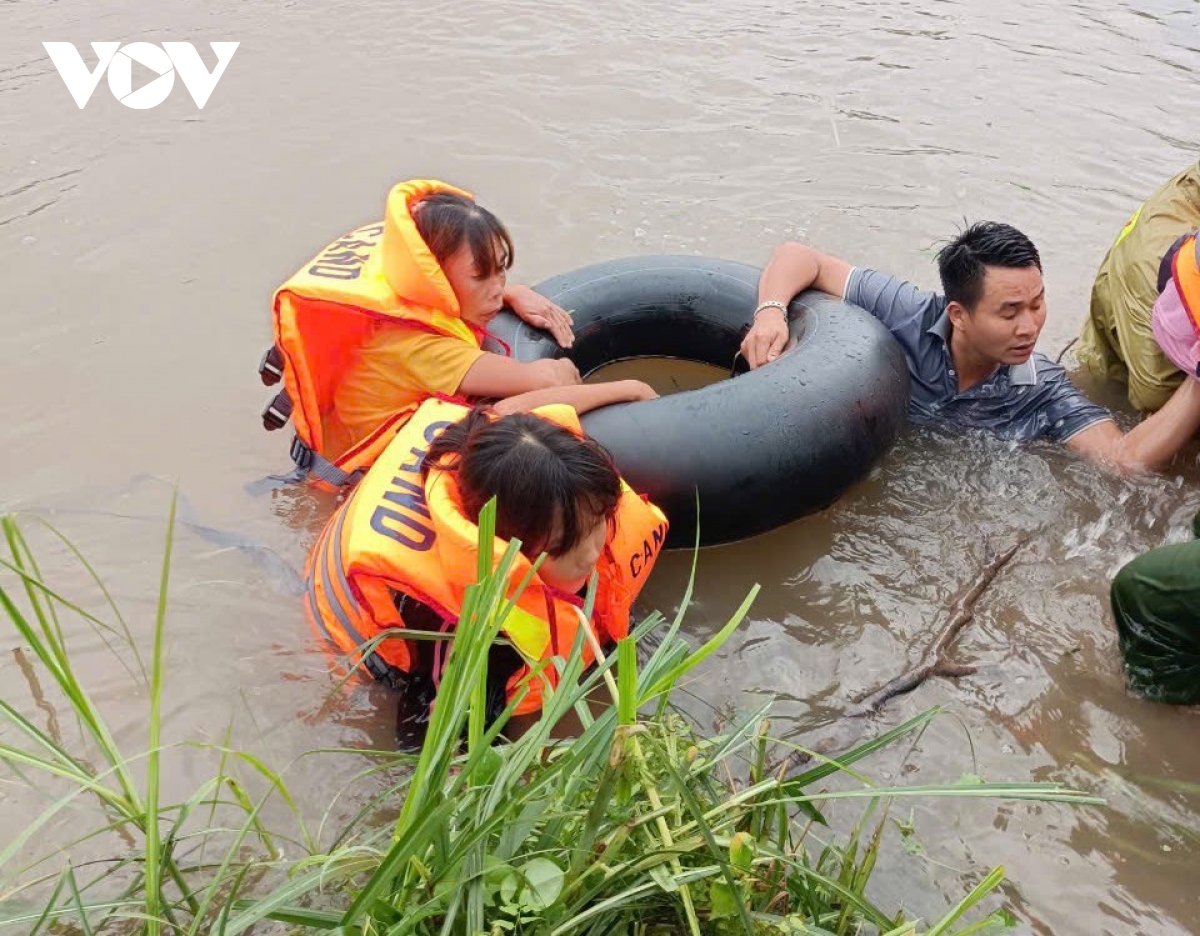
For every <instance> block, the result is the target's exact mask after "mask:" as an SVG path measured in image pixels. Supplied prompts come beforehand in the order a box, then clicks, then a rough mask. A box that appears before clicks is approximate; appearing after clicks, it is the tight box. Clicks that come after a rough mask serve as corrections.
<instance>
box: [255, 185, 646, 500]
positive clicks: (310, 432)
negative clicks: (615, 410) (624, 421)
mask: <svg viewBox="0 0 1200 936" xmlns="http://www.w3.org/2000/svg"><path fill="white" fill-rule="evenodd" d="M512 262H513V246H512V239H511V238H510V236H509V234H508V231H507V230H505V228H504V225H503V224H501V223H500V221H499V220H498V219H497V218H496V217H495V215H493V214H492V213H491V212H489V211H487V210H486V209H485V208H482V207H480V206H479V205H477V204H476V203H475V200H474V198H473V197H472V196H471V194H470V193H469V192H466V191H464V190H462V189H458V188H454V187H453V186H450V185H447V184H445V183H443V182H438V181H433V180H413V181H409V182H403V183H400V184H399V185H396V186H395V187H393V188H392V190H391V192H390V193H389V195H388V199H387V206H386V211H385V215H384V220H383V222H382V223H376V224H371V225H367V226H365V227H362V228H359V229H357V230H355V231H352V232H351V233H350V234H347V235H346V236H344V237H342V238H340V239H339V240H337V241H335V242H334V243H332V244H330V245H329V246H327V247H326V248H325V249H324V250H322V251H321V253H320V254H318V255H317V256H316V257H315V258H314V259H313V260H312V261H311V262H310V263H308V264H306V265H305V266H304V267H303V268H302V269H301V270H300V271H299V272H297V273H296V274H295V275H294V276H293V277H292V278H291V279H290V280H288V282H287V283H285V284H284V285H283V286H282V287H281V288H280V289H279V291H278V292H277V293H276V294H275V302H274V325H275V346H274V347H273V348H272V349H271V350H270V351H268V352H267V355H265V356H264V360H263V363H262V365H261V366H260V369H259V370H260V374H262V376H263V380H264V381H265V382H268V383H272V382H275V381H277V380H279V379H280V378H282V380H283V381H284V387H285V389H284V391H283V392H282V393H280V394H278V395H277V396H276V397H275V399H274V400H272V402H271V404H270V405H268V407H267V409H266V411H264V413H263V423H264V425H265V426H266V427H267V428H268V429H277V428H280V427H281V426H283V425H284V424H285V423H286V422H287V421H288V419H289V418H290V419H291V420H292V422H293V423H294V425H295V429H296V440H295V442H294V443H293V446H292V457H293V459H294V460H295V461H296V463H297V465H298V467H299V468H300V475H301V476H305V477H309V478H312V479H314V480H316V481H318V482H324V483H326V484H328V485H332V486H334V487H341V486H343V485H346V484H350V483H353V482H354V481H356V480H357V479H358V478H359V477H360V476H361V474H362V472H363V471H364V470H365V469H366V468H367V467H369V466H370V465H371V463H372V462H373V461H374V460H375V458H376V457H378V455H379V453H380V452H382V451H383V449H384V448H385V447H386V446H387V444H388V442H389V441H390V440H391V438H392V436H393V435H394V434H395V432H396V429H397V428H398V427H399V426H400V425H402V424H403V422H404V421H405V420H406V419H407V418H408V417H409V416H411V415H412V413H413V411H414V410H415V409H416V407H417V405H418V404H420V403H421V401H423V400H425V399H428V398H429V397H431V396H435V395H445V396H455V397H458V398H461V399H464V400H469V399H475V400H486V399H505V398H509V397H513V396H517V395H520V394H523V393H526V392H530V391H544V390H547V389H550V388H555V387H560V388H564V389H565V388H570V387H573V386H576V385H578V384H579V382H580V381H579V372H578V371H577V370H576V369H575V366H574V364H572V363H571V362H570V361H568V360H565V359H559V360H543V361H536V362H532V363H523V362H519V361H513V360H511V359H509V358H507V357H505V356H503V355H500V354H493V353H490V352H487V351H484V350H483V349H482V347H481V342H482V337H483V335H484V333H485V331H486V329H487V325H488V322H489V321H491V319H492V318H493V317H494V316H495V315H496V313H497V312H499V311H500V309H501V307H502V306H504V305H508V306H509V307H510V308H512V309H513V311H515V312H516V313H517V314H518V315H519V316H521V317H522V318H524V319H525V320H526V321H528V322H529V323H530V324H532V325H535V326H537V327H542V328H546V329H547V330H549V331H550V332H551V334H552V335H553V336H554V338H555V340H557V341H558V342H559V344H560V345H562V346H563V347H570V345H571V343H572V341H573V336H572V332H571V321H570V317H569V316H568V315H567V314H566V313H565V312H564V311H563V310H562V309H561V308H559V307H558V306H557V305H556V304H555V303H553V302H551V301H550V300H548V299H546V298H545V297H543V296H540V295H538V294H537V293H535V292H534V291H533V290H531V289H529V288H528V287H524V286H508V284H507V271H508V269H509V268H510V267H511V266H512ZM624 386H625V389H626V390H627V391H628V392H630V393H632V394H633V395H631V396H626V397H622V398H620V399H630V400H633V399H645V398H649V397H651V396H653V392H652V391H650V390H649V388H648V387H646V385H645V384H639V385H637V386H636V387H635V386H634V385H633V384H632V383H626V384H625V385H624ZM562 401H563V402H571V397H570V394H568V395H567V396H566V397H563V398H562ZM540 402H546V399H545V397H544V396H543V397H542V398H541V399H540Z"/></svg>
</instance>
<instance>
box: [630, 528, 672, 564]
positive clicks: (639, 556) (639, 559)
mask: <svg viewBox="0 0 1200 936" xmlns="http://www.w3.org/2000/svg"><path fill="white" fill-rule="evenodd" d="M666 539H667V525H666V524H665V523H660V524H659V525H658V526H657V527H655V529H654V532H653V533H652V534H651V536H650V538H649V539H644V540H642V548H641V550H639V551H635V552H634V554H633V555H632V556H630V557H629V573H630V574H631V575H632V576H633V577H634V578H637V577H638V576H639V575H641V574H642V570H643V569H645V568H646V566H647V565H649V563H650V562H651V561H652V560H653V559H654V557H655V556H656V555H658V552H659V550H660V549H662V545H663V543H664V542H666Z"/></svg>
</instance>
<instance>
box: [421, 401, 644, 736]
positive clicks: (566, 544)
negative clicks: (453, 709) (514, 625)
mask: <svg viewBox="0 0 1200 936" xmlns="http://www.w3.org/2000/svg"><path fill="white" fill-rule="evenodd" d="M578 389H579V391H580V396H581V397H582V398H581V399H579V400H578V405H579V408H580V410H583V411H587V410H588V409H591V408H594V407H597V406H601V405H605V404H606V403H607V402H612V397H613V395H614V394H615V393H617V392H618V391H617V390H616V389H615V387H614V385H612V384H609V385H604V384H600V385H593V386H588V387H581V388H578ZM563 409H564V408H562V407H557V408H547V409H542V410H540V415H539V414H538V413H523V412H516V411H515V406H514V403H513V402H512V401H506V402H504V403H502V404H500V405H499V406H498V407H497V408H496V410H495V411H493V410H489V409H488V408H484V407H476V408H475V409H473V410H472V411H471V412H470V413H469V414H468V415H467V416H466V417H465V418H464V419H462V420H461V421H459V422H457V423H454V424H452V425H450V426H448V427H447V428H445V429H444V430H443V431H442V433H441V434H440V435H439V436H437V438H436V439H434V441H433V442H432V443H431V444H430V446H429V449H428V453H427V454H426V455H425V457H424V459H423V462H422V465H421V469H420V470H421V477H422V480H423V481H424V484H425V487H426V491H427V492H431V491H433V489H434V487H435V486H437V485H448V486H449V502H450V503H452V504H453V505H454V509H455V512H456V513H459V514H460V515H461V517H462V518H464V519H465V520H467V521H469V522H470V523H471V524H475V523H477V522H478V518H479V512H480V510H481V509H482V508H483V505H484V504H486V503H487V502H488V501H489V500H491V499H492V498H493V497H495V498H496V502H497V504H496V507H497V513H496V536H497V537H498V538H499V539H501V540H509V539H514V538H515V539H519V540H520V541H521V543H522V548H521V551H522V553H523V554H524V556H525V557H526V558H527V559H529V560H531V561H532V560H534V559H536V558H537V557H538V556H539V555H541V554H542V553H545V554H546V556H545V558H544V559H543V560H542V564H541V565H540V566H539V568H538V572H537V579H536V581H537V587H538V588H541V589H544V591H545V593H546V597H545V607H546V608H547V609H548V608H549V605H550V604H551V603H555V604H560V603H561V602H562V601H563V600H564V599H565V600H566V601H568V602H571V601H575V600H577V598H578V596H579V593H580V592H581V591H582V590H583V589H584V588H585V587H586V586H587V584H588V581H589V580H590V578H591V576H592V573H593V571H594V570H596V569H597V566H601V570H600V577H599V580H600V585H599V592H598V594H597V599H596V605H595V608H596V610H595V619H594V623H593V627H594V628H595V631H596V632H597V634H598V636H599V638H600V639H601V640H609V641H611V640H615V639H619V638H620V637H622V636H624V634H625V633H626V630H627V628H628V615H629V605H630V604H632V602H633V600H634V598H635V597H636V595H637V593H638V592H639V591H640V590H641V587H642V585H643V583H644V582H645V579H646V577H647V574H648V572H649V571H650V568H651V566H652V564H653V561H654V558H656V557H652V558H651V559H650V560H649V561H648V562H647V564H646V566H645V568H644V570H643V569H642V568H641V567H636V568H635V571H636V573H637V574H636V575H634V576H633V577H632V578H631V577H630V574H628V573H627V572H626V571H625V569H624V566H627V565H629V564H630V563H629V561H628V560H629V557H627V556H625V555H624V552H627V551H628V550H629V544H628V543H624V544H623V540H633V541H636V544H637V545H636V548H634V550H633V551H634V552H636V553H637V554H638V557H637V558H638V559H639V561H640V560H641V558H642V550H643V548H646V547H644V546H643V542H644V540H645V539H646V538H648V540H649V541H650V542H659V543H660V542H661V538H660V539H659V540H657V541H656V540H655V531H657V532H658V533H661V534H662V535H663V536H665V529H666V525H665V519H664V518H663V516H662V514H661V513H660V512H659V511H657V509H656V508H654V507H653V506H652V505H649V504H645V503H643V502H642V501H641V500H640V499H639V498H637V497H636V495H633V494H632V492H630V491H629V489H628V488H627V487H626V486H625V485H624V484H623V483H622V481H621V477H620V475H619V474H618V472H617V469H616V467H615V465H614V464H613V462H612V459H611V458H610V457H609V455H608V453H607V452H606V451H605V450H604V448H603V447H602V446H601V445H600V444H599V443H598V442H596V441H594V440H592V439H589V438H588V437H586V436H584V435H582V433H579V431H578V422H577V417H576V413H574V412H570V411H567V412H566V413H563V412H562V410H563ZM555 410H557V411H558V412H555ZM497 411H498V414H497ZM506 414H507V415H506ZM498 415H499V418H497V416H498ZM564 416H565V419H563V417H564ZM560 419H561V420H563V422H561V423H560V422H559V420H560ZM577 433H578V434H577ZM439 475H441V476H440V477H439ZM631 501H632V503H631ZM430 502H431V506H433V508H434V513H435V514H436V513H437V512H438V510H437V506H436V505H437V504H439V503H443V499H442V498H440V497H436V496H431V498H430ZM618 523H623V524H625V525H626V528H625V529H623V530H622V531H620V532H622V533H623V534H625V535H624V538H623V540H622V538H621V537H617V533H618V531H617V529H616V526H617V524H618ZM655 550H657V546H655ZM643 572H644V573H646V574H643ZM517 577H518V578H519V577H521V576H519V575H518V576H517ZM409 613H410V616H411V612H409ZM538 613H539V615H540V616H547V611H540V612H538ZM548 617H549V624H550V646H551V649H552V651H553V654H554V655H565V654H567V653H569V652H570V650H571V647H572V646H573V645H574V634H575V631H576V628H577V627H578V620H577V617H576V616H573V615H571V614H570V608H567V607H560V608H559V611H558V613H557V614H555V613H554V611H553V609H549V613H548ZM510 636H511V637H512V638H513V639H514V640H519V636H518V634H517V633H516V632H513V633H512V634H511V635H510ZM523 646H524V647H525V650H526V652H529V649H528V646H527V645H525V644H523ZM445 647H446V644H444V643H437V644H434V643H430V642H427V641H419V642H416V645H415V648H414V649H415V652H416V654H417V657H418V659H417V660H416V661H414V663H415V665H414V666H413V667H412V669H411V670H410V672H409V673H408V675H407V676H406V677H405V679H404V680H403V681H404V683H405V684H406V688H408V689H409V694H408V698H407V699H406V700H405V701H404V702H402V704H401V718H400V721H401V728H402V731H403V730H404V729H405V728H407V727H408V726H409V725H413V724H419V723H421V722H422V721H423V720H424V717H425V715H426V714H427V712H428V704H427V703H428V702H429V701H431V699H432V696H433V693H434V691H435V686H436V682H437V678H438V676H439V675H440V670H441V667H442V665H443V663H444V658H443V657H444V654H443V651H444V649H445ZM545 655H550V654H545ZM585 655H586V657H587V658H588V660H589V661H590V659H591V651H590V649H587V650H585ZM524 672H525V667H524V663H523V661H522V659H521V656H520V655H519V654H518V653H517V652H516V651H515V650H514V649H512V648H510V647H507V646H503V645H497V647H496V648H495V649H494V650H493V652H492V655H491V657H490V659H489V668H488V681H489V686H488V718H489V720H491V719H492V718H494V717H495V716H496V715H497V714H499V712H500V711H501V710H502V709H503V708H504V706H505V705H506V704H507V699H508V698H509V697H510V695H511V693H513V692H514V691H515V690H516V686H517V684H518V682H519V680H520V678H521V676H523V675H524ZM531 688H532V691H531V692H530V695H529V697H527V699H526V701H525V704H523V705H522V707H521V708H520V709H519V710H518V711H519V712H521V713H525V714H529V713H531V712H533V711H536V709H537V708H538V707H539V704H540V696H541V692H540V689H539V688H538V687H531ZM412 703H416V710H415V712H413V710H412V708H411V705H412ZM406 710H408V711H409V712H412V714H409V715H407V716H406V715H405V712H406Z"/></svg>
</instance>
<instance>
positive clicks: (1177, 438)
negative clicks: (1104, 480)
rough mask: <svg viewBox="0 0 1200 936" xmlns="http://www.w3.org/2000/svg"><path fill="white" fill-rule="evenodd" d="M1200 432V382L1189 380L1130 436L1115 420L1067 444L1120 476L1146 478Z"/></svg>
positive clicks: (1078, 436)
mask: <svg viewBox="0 0 1200 936" xmlns="http://www.w3.org/2000/svg"><path fill="white" fill-rule="evenodd" d="M1197 428H1200V382H1197V381H1196V380H1194V379H1192V378H1188V379H1186V380H1185V381H1184V382H1183V384H1182V385H1181V386H1180V388H1179V389H1178V390H1176V391H1175V393H1174V394H1173V395H1172V396H1171V399H1170V400H1168V401H1167V405H1166V406H1164V407H1163V408H1162V409H1160V410H1159V411H1158V412H1157V413H1154V414H1153V415H1151V416H1148V417H1146V419H1144V420H1142V422H1140V423H1138V425H1137V426H1135V427H1134V428H1133V429H1132V430H1130V431H1129V432H1125V433H1123V432H1121V430H1120V429H1118V428H1117V424H1116V423H1114V422H1113V421H1112V420H1106V421H1105V422H1102V423H1097V424H1096V425H1094V426H1089V427H1088V428H1087V429H1084V430H1083V431H1082V432H1080V433H1078V434H1076V435H1074V436H1072V437H1071V438H1070V439H1068V440H1067V445H1068V447H1070V448H1071V449H1072V450H1073V451H1076V452H1078V453H1079V454H1080V455H1083V456H1085V457H1086V458H1090V459H1092V460H1093V461H1097V462H1100V463H1101V464H1103V465H1105V466H1106V467H1108V468H1112V469H1114V470H1116V471H1118V472H1120V473H1121V474H1126V475H1132V474H1143V473H1145V472H1148V471H1154V470H1156V469H1158V468H1160V467H1162V466H1163V465H1165V464H1166V463H1167V462H1169V461H1170V460H1171V459H1172V458H1174V457H1175V455H1176V454H1177V453H1178V452H1179V450H1180V449H1181V448H1183V446H1184V445H1185V444H1186V443H1187V441H1188V439H1190V438H1191V437H1192V436H1193V435H1194V434H1195V432H1196V430H1197Z"/></svg>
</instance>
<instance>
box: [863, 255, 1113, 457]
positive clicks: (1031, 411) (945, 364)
mask: <svg viewBox="0 0 1200 936" xmlns="http://www.w3.org/2000/svg"><path fill="white" fill-rule="evenodd" d="M846 301H847V302H850V303H853V304H854V305H857V306H861V307H862V308H864V309H866V310H867V311H868V312H870V313H871V314H872V315H873V316H875V318H877V319H879V321H881V322H882V323H883V324H884V325H886V326H887V328H888V330H889V331H890V332H891V333H892V334H893V335H894V336H895V337H896V340H897V341H899V342H900V345H901V346H902V347H903V348H904V355H905V357H906V358H907V359H908V373H909V375H910V376H911V377H912V396H911V398H910V402H909V406H908V418H909V419H910V420H912V421H913V422H915V423H929V422H934V421H937V422H943V423H948V424H950V425H952V426H956V427H958V428H960V429H985V430H987V431H989V432H993V433H995V434H997V435H999V436H1001V437H1002V438H1005V439H1015V440H1017V441H1020V442H1029V441H1032V440H1034V439H1042V438H1048V439H1052V440H1054V441H1055V442H1066V441H1067V440H1068V439H1070V438H1071V437H1072V436H1074V435H1076V434H1078V433H1080V432H1082V431H1083V430H1084V429H1087V428H1088V427H1089V426H1094V425H1096V423H1100V422H1103V421H1104V420H1106V419H1112V415H1111V414H1110V413H1109V412H1108V410H1106V409H1104V408H1103V407H1101V406H1097V405H1096V404H1095V403H1092V402H1091V401H1090V400H1088V399H1087V397H1085V396H1084V395H1083V394H1082V393H1080V392H1079V390H1077V389H1076V388H1075V386H1074V385H1073V384H1072V383H1071V381H1070V380H1068V379H1067V372H1066V371H1065V370H1063V368H1062V367H1060V366H1059V365H1057V364H1055V363H1054V362H1053V361H1051V360H1050V359H1049V358H1048V357H1046V356H1045V355H1042V354H1037V353H1036V352H1035V353H1034V354H1033V355H1031V356H1030V358H1029V360H1028V361H1026V362H1025V363H1024V364H1014V365H1007V364H1005V365H1001V366H1000V367H999V368H998V369H997V370H996V372H995V373H993V374H992V375H991V376H990V377H988V378H987V379H986V380H984V381H982V382H981V383H978V384H976V385H975V386H973V387H971V388H969V389H968V390H966V391H964V392H963V393H959V392H958V375H957V374H956V373H955V370H954V361H953V360H952V359H951V357H950V344H949V342H950V330H951V325H950V318H949V316H948V315H946V300H945V298H944V297H943V296H939V295H937V294H936V293H931V292H923V291H921V290H919V289H917V287H915V286H914V285H913V284H912V283H906V282H904V281H903V280H900V279H897V278H896V277H894V276H888V275H887V274H886V273H880V272H878V271H877V270H866V269H858V268H855V269H854V270H852V271H851V273H850V278H849V279H848V280H847V281H846Z"/></svg>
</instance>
